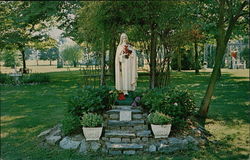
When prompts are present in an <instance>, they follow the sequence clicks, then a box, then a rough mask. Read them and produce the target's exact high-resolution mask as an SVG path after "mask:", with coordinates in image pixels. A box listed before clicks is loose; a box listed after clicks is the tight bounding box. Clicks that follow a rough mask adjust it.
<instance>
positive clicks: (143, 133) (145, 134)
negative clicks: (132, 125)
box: [105, 130, 152, 138]
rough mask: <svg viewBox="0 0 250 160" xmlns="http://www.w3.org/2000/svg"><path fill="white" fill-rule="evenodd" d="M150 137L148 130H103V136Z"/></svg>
mask: <svg viewBox="0 0 250 160" xmlns="http://www.w3.org/2000/svg"><path fill="white" fill-rule="evenodd" d="M136 136H137V137H151V136H152V133H151V131H150V130H143V131H117V130H107V131H105V137H108V138H110V137H119V138H133V137H136Z"/></svg>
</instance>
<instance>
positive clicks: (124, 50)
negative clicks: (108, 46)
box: [123, 45, 132, 59]
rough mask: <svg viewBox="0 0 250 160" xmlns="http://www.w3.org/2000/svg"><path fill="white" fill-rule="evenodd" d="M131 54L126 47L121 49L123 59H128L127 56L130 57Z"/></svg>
mask: <svg viewBox="0 0 250 160" xmlns="http://www.w3.org/2000/svg"><path fill="white" fill-rule="evenodd" d="M131 53H132V50H130V49H129V48H128V45H125V46H124V48H123V54H125V58H127V59H128V58H129V56H130V55H131Z"/></svg>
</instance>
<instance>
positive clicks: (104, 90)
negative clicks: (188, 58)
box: [63, 87, 117, 134]
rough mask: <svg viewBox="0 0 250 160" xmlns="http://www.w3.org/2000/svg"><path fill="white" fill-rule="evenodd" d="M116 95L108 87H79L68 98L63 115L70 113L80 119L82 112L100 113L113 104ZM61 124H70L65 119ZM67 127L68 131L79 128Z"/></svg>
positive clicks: (76, 126)
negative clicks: (65, 111)
mask: <svg viewBox="0 0 250 160" xmlns="http://www.w3.org/2000/svg"><path fill="white" fill-rule="evenodd" d="M116 97H117V96H116V94H115V92H113V91H111V90H110V88H108V87H100V88H93V87H84V88H80V89H79V90H78V91H77V92H76V94H75V95H74V96H72V97H71V98H70V99H69V102H68V107H67V114H66V115H65V116H68V114H70V115H71V116H73V117H75V119H80V117H81V116H82V113H83V112H92V113H99V114H102V113H103V112H104V111H106V110H107V109H108V108H110V107H111V105H113V104H114V102H115V99H116ZM66 119H67V118H66ZM79 124H80V122H79ZM63 125H66V126H69V125H71V122H69V124H67V121H65V123H64V124H63ZM69 129H70V130H69V131H68V133H72V132H74V131H75V130H79V126H78V125H74V126H72V128H69ZM65 134H67V133H65Z"/></svg>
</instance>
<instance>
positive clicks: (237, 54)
mask: <svg viewBox="0 0 250 160" xmlns="http://www.w3.org/2000/svg"><path fill="white" fill-rule="evenodd" d="M247 47H248V44H247V43H243V42H242V41H240V40H235V41H230V42H229V43H228V45H227V49H226V54H225V56H224V58H223V60H224V68H230V69H245V68H246V60H245V59H244V58H243V57H242V55H241V52H242V51H243V50H244V49H245V48H247ZM215 54H216V45H214V44H205V46H204V57H203V59H204V68H206V67H208V68H212V67H213V65H214V59H215Z"/></svg>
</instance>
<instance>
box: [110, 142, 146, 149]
mask: <svg viewBox="0 0 250 160" xmlns="http://www.w3.org/2000/svg"><path fill="white" fill-rule="evenodd" d="M106 145H107V149H111V150H129V149H132V150H137V149H138V150H139V149H143V145H141V144H137V143H107V144H106Z"/></svg>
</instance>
